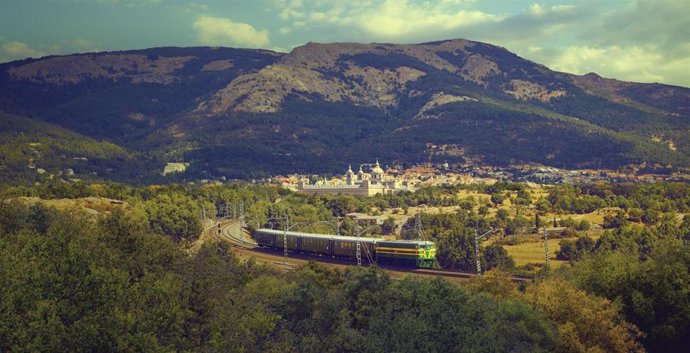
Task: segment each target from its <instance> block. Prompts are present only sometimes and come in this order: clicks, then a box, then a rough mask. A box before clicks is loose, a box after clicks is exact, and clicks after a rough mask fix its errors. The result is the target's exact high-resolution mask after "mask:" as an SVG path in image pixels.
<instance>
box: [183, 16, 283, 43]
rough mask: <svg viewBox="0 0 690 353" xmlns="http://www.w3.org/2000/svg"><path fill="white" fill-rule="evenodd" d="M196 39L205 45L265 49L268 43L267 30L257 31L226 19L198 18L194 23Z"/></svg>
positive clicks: (250, 26)
mask: <svg viewBox="0 0 690 353" xmlns="http://www.w3.org/2000/svg"><path fill="white" fill-rule="evenodd" d="M193 27H194V29H195V30H196V32H197V39H198V40H199V42H201V43H202V44H206V45H226V46H227V45H241V46H248V47H255V48H258V47H266V46H268V44H269V43H270V39H269V32H268V31H267V30H261V31H259V30H257V29H255V28H254V27H253V26H252V25H249V24H246V23H241V22H233V21H232V20H229V19H227V18H221V17H210V16H200V17H199V18H197V20H196V21H195V22H194V25H193Z"/></svg>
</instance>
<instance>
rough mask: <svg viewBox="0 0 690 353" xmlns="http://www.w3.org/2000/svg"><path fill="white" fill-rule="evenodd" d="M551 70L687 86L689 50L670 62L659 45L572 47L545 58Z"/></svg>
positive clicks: (689, 60)
mask: <svg viewBox="0 0 690 353" xmlns="http://www.w3.org/2000/svg"><path fill="white" fill-rule="evenodd" d="M544 60H545V61H546V62H545V64H547V65H548V66H549V67H551V68H552V69H554V70H558V71H565V72H570V73H576V74H585V73H588V72H597V73H599V74H601V75H603V76H606V77H612V78H617V79H621V80H626V81H635V82H666V83H675V84H678V85H687V68H688V67H690V47H689V48H686V51H685V55H684V56H681V57H679V58H678V59H670V60H669V59H668V58H667V56H666V55H664V54H663V51H662V50H661V49H660V48H659V47H657V46H646V47H643V46H625V47H620V46H611V47H604V48H602V47H588V46H573V47H567V48H564V49H562V50H560V51H559V52H558V53H557V54H556V55H554V56H553V57H551V58H544Z"/></svg>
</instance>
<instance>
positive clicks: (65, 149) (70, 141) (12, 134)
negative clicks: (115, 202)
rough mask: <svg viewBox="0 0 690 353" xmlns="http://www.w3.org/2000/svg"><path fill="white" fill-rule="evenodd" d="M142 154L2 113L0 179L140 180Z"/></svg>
mask: <svg viewBox="0 0 690 353" xmlns="http://www.w3.org/2000/svg"><path fill="white" fill-rule="evenodd" d="M142 164H146V161H144V160H143V158H142V156H141V155H140V154H139V153H136V152H133V151H129V150H127V149H125V148H122V147H120V146H118V145H116V144H113V143H111V142H106V141H98V140H95V139H93V138H90V137H87V136H84V135H81V134H78V133H75V132H72V131H70V130H67V129H65V128H62V127H59V126H56V125H53V124H49V123H45V122H41V121H37V120H34V119H31V118H27V117H22V116H15V115H10V114H5V113H0V180H3V181H10V180H29V181H30V180H34V179H36V178H38V177H46V178H52V177H55V176H61V175H65V176H71V175H78V176H96V177H98V176H99V175H100V176H101V177H104V178H109V179H126V178H131V179H139V178H143V177H144V175H141V174H139V172H140V171H144V170H145V166H144V165H142Z"/></svg>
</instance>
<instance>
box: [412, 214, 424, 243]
mask: <svg viewBox="0 0 690 353" xmlns="http://www.w3.org/2000/svg"><path fill="white" fill-rule="evenodd" d="M414 228H415V230H416V231H417V240H425V239H424V234H422V214H421V213H417V215H416V216H415V219H414Z"/></svg>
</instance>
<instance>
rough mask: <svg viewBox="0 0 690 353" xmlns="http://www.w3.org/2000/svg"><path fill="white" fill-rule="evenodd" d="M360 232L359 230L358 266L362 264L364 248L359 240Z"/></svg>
mask: <svg viewBox="0 0 690 353" xmlns="http://www.w3.org/2000/svg"><path fill="white" fill-rule="evenodd" d="M360 234H361V233H360V232H357V266H362V248H361V244H360V241H359V236H360Z"/></svg>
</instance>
